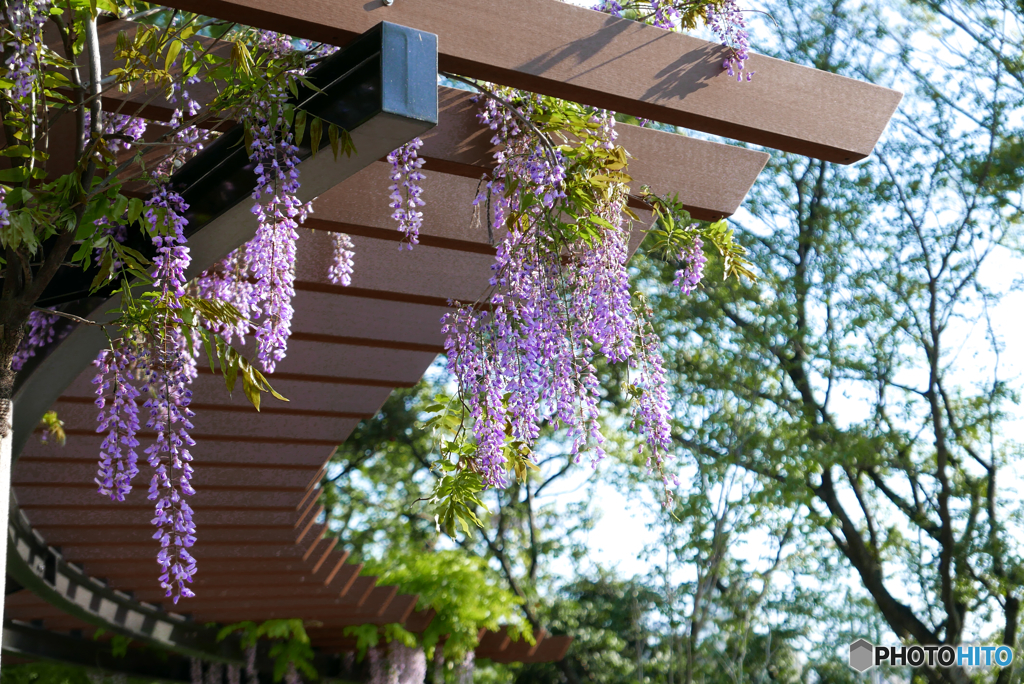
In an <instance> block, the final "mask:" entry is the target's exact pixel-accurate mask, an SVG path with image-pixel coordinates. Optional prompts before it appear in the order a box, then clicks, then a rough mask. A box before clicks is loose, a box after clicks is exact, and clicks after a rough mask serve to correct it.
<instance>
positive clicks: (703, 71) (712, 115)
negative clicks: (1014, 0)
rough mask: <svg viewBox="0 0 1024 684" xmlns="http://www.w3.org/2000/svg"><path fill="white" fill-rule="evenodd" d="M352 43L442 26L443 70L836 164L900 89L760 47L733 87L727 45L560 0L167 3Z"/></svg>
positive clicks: (872, 139)
mask: <svg viewBox="0 0 1024 684" xmlns="http://www.w3.org/2000/svg"><path fill="white" fill-rule="evenodd" d="M164 4H166V5H168V6H170V7H174V8H177V9H181V10H187V11H190V12H197V13H200V14H205V15H212V16H215V17H219V18H222V19H227V20H230V21H236V22H239V23H241V24H247V25H250V26H256V27H259V28H262V29H268V30H272V31H278V32H282V33H288V34H291V35H295V36H299V37H302V38H308V39H311V40H316V41H323V42H325V43H330V44H332V45H339V46H340V45H345V44H346V43H348V42H349V41H350V40H352V39H353V38H354V37H355V36H357V35H359V34H361V33H363V32H364V31H366V30H367V29H369V28H370V27H372V26H374V25H376V24H377V23H379V22H381V21H390V22H394V23H396V24H402V25H404V26H409V27H412V28H416V29H420V30H423V31H429V32H430V33H435V34H437V36H438V66H439V68H440V69H441V70H442V71H451V72H455V73H459V74H462V75H463V76H469V77H472V78H480V79H485V80H488V81H492V82H495V83H501V84H504V85H509V86H514V87H516V88H522V89H524V90H529V91H532V92H537V93H544V94H547V95H554V96H557V97H562V98H565V99H569V100H574V101H576V102H581V103H584V104H589V105H593V106H596V107H603V108H607V109H612V110H614V111H618V112H623V113H626V114H632V115H634V116H638V117H645V118H649V119H654V120H656V121H661V122H664V123H668V124H674V125H678V126H684V127H686V128H692V129H695V130H700V131H704V132H706V133H712V134H715V135H722V136H726V137H729V138H734V139H736V140H742V141H745V142H749V143H755V144H758V145H766V146H768V147H773V148H776V149H779V150H784V151H786V152H795V153H798V154H804V155H807V156H811V157H817V158H820V159H825V160H828V161H832V162H837V163H840V164H850V163H853V162H855V161H858V160H860V159H863V158H864V157H866V156H868V155H869V154H871V150H872V149H873V148H874V145H875V143H876V142H877V141H878V138H879V136H880V135H881V134H882V131H883V130H884V129H885V126H886V124H887V123H888V121H889V119H890V118H891V117H892V114H893V112H894V111H895V109H896V106H897V105H898V104H899V101H900V99H901V98H902V95H901V94H900V93H898V92H896V91H894V90H889V89H887V88H882V87H879V86H875V85H871V84H869V83H864V82H861V81H856V80H853V79H850V78H845V77H843V76H838V75H835V74H831V73H827V72H823V71H818V70H816V69H810V68H807V67H803V66H799V65H796V64H792V63H790V62H785V61H782V60H778V59H773V58H771V57H765V56H763V55H756V54H753V55H751V58H750V61H749V62H748V63H747V66H748V68H749V69H750V70H752V71H755V72H757V75H756V76H755V77H754V80H753V81H751V82H749V83H747V82H744V83H737V82H736V80H735V79H734V78H731V77H729V75H728V74H726V73H725V72H724V71H723V70H722V68H721V65H722V60H723V58H724V56H725V50H724V48H722V46H720V45H716V44H714V43H709V42H706V41H703V40H699V39H697V38H693V37H691V36H687V35H683V34H678V33H671V32H668V31H664V30H662V29H659V28H655V27H652V26H646V25H643V24H639V23H637V22H632V21H628V20H625V19H615V18H613V17H610V16H608V15H605V14H601V13H598V12H595V11H593V10H588V9H583V8H580V7H575V6H572V5H568V4H565V3H562V2H557V1H556V0H395V2H394V3H393V4H392V5H391V6H386V5H384V4H383V2H382V1H381V0H368V1H367V0H295V1H293V2H279V1H278V0H166V2H165V3H164Z"/></svg>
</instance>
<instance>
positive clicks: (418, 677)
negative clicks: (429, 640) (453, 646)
mask: <svg viewBox="0 0 1024 684" xmlns="http://www.w3.org/2000/svg"><path fill="white" fill-rule="evenodd" d="M369 656H370V683H371V684H423V682H424V681H426V678H427V656H426V655H425V654H424V652H423V649H422V648H413V647H409V646H406V645H405V644H403V643H401V642H399V641H392V642H391V643H389V644H388V645H387V649H386V650H385V649H379V648H374V649H370V651H369ZM460 681H461V680H460Z"/></svg>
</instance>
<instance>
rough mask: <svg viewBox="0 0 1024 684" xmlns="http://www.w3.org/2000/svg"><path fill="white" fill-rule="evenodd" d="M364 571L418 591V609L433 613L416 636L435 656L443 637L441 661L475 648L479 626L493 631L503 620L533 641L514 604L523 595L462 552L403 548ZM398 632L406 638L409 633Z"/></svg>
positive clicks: (513, 634)
mask: <svg viewBox="0 0 1024 684" xmlns="http://www.w3.org/2000/svg"><path fill="white" fill-rule="evenodd" d="M366 570H367V572H370V573H373V574H378V575H380V581H381V582H382V583H384V584H397V585H398V586H399V588H400V589H401V591H402V592H404V593H409V594H417V595H419V602H418V604H417V607H418V608H419V609H420V610H424V609H426V608H432V609H434V610H435V611H436V612H437V615H436V616H435V617H434V619H433V620H432V621H431V622H430V625H429V626H428V627H427V629H426V630H425V631H424V632H423V633H422V634H420V635H417V640H418V641H419V643H420V644H421V645H422V646H423V648H424V650H425V651H426V653H427V657H428V658H433V657H434V656H433V653H434V648H435V647H436V646H437V644H438V641H439V640H440V639H442V638H444V637H447V638H446V639H445V641H444V647H443V651H444V657H445V660H450V661H460V660H461V659H462V657H463V656H465V654H466V653H467V652H469V651H471V650H473V649H474V648H476V646H477V644H478V643H479V636H478V635H479V632H480V630H481V629H482V628H484V627H486V628H487V629H491V630H497V629H499V627H501V626H502V625H503V624H504V625H507V627H508V631H509V635H510V636H511V638H512V639H514V640H519V639H520V638H522V639H525V640H526V641H527V642H529V643H534V642H533V632H532V631H531V630H530V628H529V627H528V626H526V627H523V626H521V624H520V622H519V620H517V619H516V618H517V615H516V607H517V606H518V605H519V604H521V603H522V600H521V599H520V598H519V597H517V596H515V595H514V594H513V593H511V592H510V591H509V590H508V589H506V588H504V587H502V586H501V584H500V581H499V580H498V578H497V577H495V576H494V573H493V572H492V571H491V570H490V569H489V568H488V567H487V563H486V562H485V561H484V560H483V559H481V558H473V557H471V556H467V555H466V554H465V553H463V552H461V551H434V552H431V553H415V552H407V553H402V554H396V555H395V556H389V557H387V558H385V559H384V560H382V561H378V562H370V563H368V564H367V568H366ZM402 631H404V630H402ZM398 633H399V632H398V630H395V634H398ZM402 636H405V637H406V638H408V635H407V633H406V634H405V635H402ZM392 638H394V636H393V637H392ZM400 640H402V641H403V642H404V643H407V642H406V640H405V639H400ZM407 645H408V643H407Z"/></svg>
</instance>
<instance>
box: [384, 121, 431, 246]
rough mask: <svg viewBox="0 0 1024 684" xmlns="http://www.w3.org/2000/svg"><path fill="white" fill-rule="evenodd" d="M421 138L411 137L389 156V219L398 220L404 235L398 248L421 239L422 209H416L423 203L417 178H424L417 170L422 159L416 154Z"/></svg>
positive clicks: (413, 243) (420, 145)
mask: <svg viewBox="0 0 1024 684" xmlns="http://www.w3.org/2000/svg"><path fill="white" fill-rule="evenodd" d="M422 146H423V141H422V140H420V139H419V138H413V139H412V140H410V141H409V142H408V143H406V144H405V145H402V146H401V147H399V148H398V149H397V150H395V151H393V152H392V153H391V154H389V155H388V162H390V163H391V181H392V182H391V186H390V187H389V188H388V190H389V191H390V192H391V195H390V200H391V204H390V206H391V208H392V209H394V212H393V213H392V214H391V218H393V219H394V220H395V221H397V222H398V230H399V231H401V232H402V233H403V234H404V235H405V239H404V240H403V241H402V242H401V243H399V249H401V248H402V247H404V246H408V248H409V249H412V246H413V245H418V244H419V242H420V227H421V226H422V225H423V212H422V211H420V210H419V207H422V206H423V204H424V202H423V199H422V198H421V197H420V195H422V194H423V188H421V187H420V185H419V184H420V181H422V180H424V179H425V178H426V176H425V175H423V172H422V171H420V169H421V168H422V167H423V159H422V158H420V156H419V149H420V147H422Z"/></svg>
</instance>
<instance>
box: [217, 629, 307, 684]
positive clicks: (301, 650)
mask: <svg viewBox="0 0 1024 684" xmlns="http://www.w3.org/2000/svg"><path fill="white" fill-rule="evenodd" d="M235 632H241V645H242V647H243V648H248V647H250V646H255V645H256V643H257V642H258V641H259V640H260V639H267V640H269V641H271V642H272V643H271V646H270V653H269V655H270V657H271V658H273V659H274V681H275V682H279V681H281V680H282V679H284V676H285V674H286V673H287V672H288V668H289V666H291V667H294V668H295V670H296V671H297V672H299V673H300V674H304V675H305V676H306V677H308V678H310V679H316V678H317V676H318V674H317V670H316V668H315V667H314V666H313V656H314V653H313V648H312V647H311V646H310V645H309V636H308V635H307V634H306V628H305V626H304V625H303V623H302V620H298V619H289V620H267V621H265V622H261V623H259V624H257V623H255V622H251V621H245V622H239V623H236V624H233V625H228V626H226V627H223V628H221V630H220V631H219V632H218V633H217V640H218V641H222V640H224V639H226V638H227V637H228V636H230V635H231V634H234V633H235Z"/></svg>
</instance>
